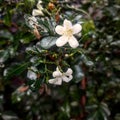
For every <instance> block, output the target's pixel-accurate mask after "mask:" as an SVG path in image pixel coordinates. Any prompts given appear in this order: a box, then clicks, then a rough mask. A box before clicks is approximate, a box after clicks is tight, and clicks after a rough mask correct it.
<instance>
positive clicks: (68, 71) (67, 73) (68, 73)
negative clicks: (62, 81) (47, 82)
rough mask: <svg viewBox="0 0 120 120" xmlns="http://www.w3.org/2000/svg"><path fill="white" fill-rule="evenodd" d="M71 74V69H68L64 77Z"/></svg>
mask: <svg viewBox="0 0 120 120" xmlns="http://www.w3.org/2000/svg"><path fill="white" fill-rule="evenodd" d="M72 73H73V71H72V69H71V68H68V70H67V71H66V73H65V75H68V76H69V75H71V74H72Z"/></svg>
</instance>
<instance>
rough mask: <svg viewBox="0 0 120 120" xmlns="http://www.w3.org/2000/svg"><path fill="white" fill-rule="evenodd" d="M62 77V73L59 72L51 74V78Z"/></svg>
mask: <svg viewBox="0 0 120 120" xmlns="http://www.w3.org/2000/svg"><path fill="white" fill-rule="evenodd" d="M60 76H62V73H61V72H60V71H55V72H53V77H60Z"/></svg>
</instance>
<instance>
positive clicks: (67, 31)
mask: <svg viewBox="0 0 120 120" xmlns="http://www.w3.org/2000/svg"><path fill="white" fill-rule="evenodd" d="M81 30H82V26H81V25H80V24H75V25H72V23H71V22H70V21H69V20H67V19H65V20H64V22H63V26H61V25H57V26H56V28H55V31H56V33H57V34H59V35H62V36H61V37H59V38H58V39H57V41H56V45H57V46H58V47H62V46H64V45H65V44H66V43H67V42H68V43H69V45H70V46H71V47H72V48H76V47H78V46H79V43H78V41H77V39H76V38H75V37H74V36H73V35H74V34H76V33H79V32H80V31H81Z"/></svg>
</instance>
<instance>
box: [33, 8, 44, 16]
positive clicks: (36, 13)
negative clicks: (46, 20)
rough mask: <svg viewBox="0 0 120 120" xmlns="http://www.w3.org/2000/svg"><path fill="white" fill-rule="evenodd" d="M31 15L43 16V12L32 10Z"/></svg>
mask: <svg viewBox="0 0 120 120" xmlns="http://www.w3.org/2000/svg"><path fill="white" fill-rule="evenodd" d="M32 15H33V16H38V15H43V12H42V11H41V10H37V9H33V11H32Z"/></svg>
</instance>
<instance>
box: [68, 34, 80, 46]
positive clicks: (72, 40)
mask: <svg viewBox="0 0 120 120" xmlns="http://www.w3.org/2000/svg"><path fill="white" fill-rule="evenodd" d="M68 42H69V44H70V46H71V47H72V48H76V47H78V46H79V43H78V41H77V39H76V38H75V37H74V36H72V37H70V38H69V40H68Z"/></svg>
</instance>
